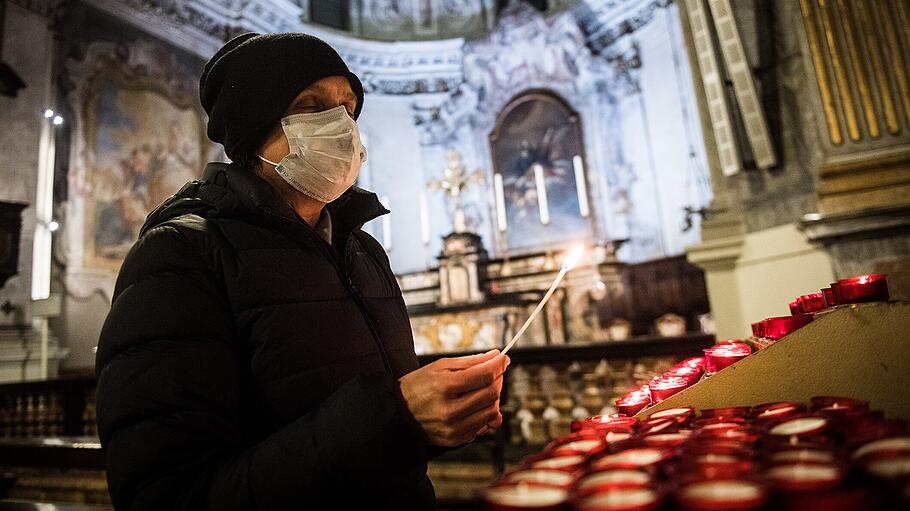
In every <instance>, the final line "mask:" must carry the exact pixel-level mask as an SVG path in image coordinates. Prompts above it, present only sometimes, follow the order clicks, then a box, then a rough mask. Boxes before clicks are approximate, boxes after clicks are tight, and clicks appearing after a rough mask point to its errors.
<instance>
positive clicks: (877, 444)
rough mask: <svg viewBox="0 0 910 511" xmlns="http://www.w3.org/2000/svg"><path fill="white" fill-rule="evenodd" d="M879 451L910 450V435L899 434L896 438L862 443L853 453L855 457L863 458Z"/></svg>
mask: <svg viewBox="0 0 910 511" xmlns="http://www.w3.org/2000/svg"><path fill="white" fill-rule="evenodd" d="M878 451H908V452H910V437H906V436H899V437H894V438H885V439H883V440H875V441H874V442H869V443H868V444H864V445H862V446H861V447H860V448H859V449H857V450H856V451H855V452H854V453H853V459H858V458H862V457H863V456H865V455H867V454H870V453H873V452H878Z"/></svg>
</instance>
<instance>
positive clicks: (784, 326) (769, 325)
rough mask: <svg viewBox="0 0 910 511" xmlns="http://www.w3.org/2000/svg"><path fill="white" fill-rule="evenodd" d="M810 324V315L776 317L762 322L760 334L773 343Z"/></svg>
mask: <svg viewBox="0 0 910 511" xmlns="http://www.w3.org/2000/svg"><path fill="white" fill-rule="evenodd" d="M811 322H812V315H810V314H794V315H792V316H776V317H773V318H766V319H764V320H763V321H762V333H763V334H764V337H765V338H767V339H774V340H775V341H776V340H778V339H781V338H782V337H784V336H786V335H789V334H791V333H793V332H795V331H797V330H799V329H800V328H802V327H804V326H806V325H808V324H809V323H811Z"/></svg>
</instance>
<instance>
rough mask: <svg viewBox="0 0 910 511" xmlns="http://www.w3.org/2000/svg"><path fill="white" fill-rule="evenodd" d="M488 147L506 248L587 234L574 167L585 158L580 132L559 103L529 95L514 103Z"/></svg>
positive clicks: (543, 244)
mask: <svg viewBox="0 0 910 511" xmlns="http://www.w3.org/2000/svg"><path fill="white" fill-rule="evenodd" d="M490 148H491V153H492V156H493V166H494V170H495V172H497V173H499V174H501V175H502V182H503V199H504V204H505V212H506V219H507V226H506V233H505V234H506V244H507V247H508V250H510V251H514V250H521V249H539V248H541V247H546V246H550V245H555V244H561V243H564V242H567V241H573V240H580V239H587V238H588V237H590V236H591V228H590V222H589V221H588V219H587V218H585V216H586V215H587V212H585V216H583V215H582V206H581V204H580V201H579V196H578V188H577V186H576V176H575V168H574V166H573V158H574V157H575V156H580V155H582V154H583V151H582V146H581V129H580V126H579V125H578V116H577V115H576V114H575V113H574V112H572V111H571V110H570V109H569V108H568V107H567V106H566V105H565V104H564V103H563V102H562V101H561V100H560V99H558V98H557V97H555V96H553V95H551V94H546V93H530V94H525V95H522V96H520V97H518V98H516V99H515V100H513V101H512V102H511V103H509V104H508V105H506V107H505V108H504V109H503V111H502V113H501V114H500V116H499V120H498V122H497V125H496V128H495V129H494V131H493V133H491V135H490ZM538 166H539V168H535V167H538ZM540 191H544V193H545V195H546V197H541V194H540V193H539V192H540ZM541 204H545V206H543V207H542V206H541Z"/></svg>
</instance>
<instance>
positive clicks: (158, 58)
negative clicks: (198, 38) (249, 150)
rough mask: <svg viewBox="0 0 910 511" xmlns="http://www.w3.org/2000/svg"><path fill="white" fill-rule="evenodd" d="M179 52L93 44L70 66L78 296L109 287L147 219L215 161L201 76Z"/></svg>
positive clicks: (71, 232) (70, 238)
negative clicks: (197, 82)
mask: <svg viewBox="0 0 910 511" xmlns="http://www.w3.org/2000/svg"><path fill="white" fill-rule="evenodd" d="M173 53H174V52H164V51H161V49H160V48H158V49H157V50H156V47H155V46H154V45H141V44H135V45H133V46H123V45H114V44H110V43H95V44H93V45H92V46H91V47H90V49H89V51H88V52H87V55H86V57H85V59H84V60H81V61H77V62H70V63H69V71H70V74H71V76H73V77H74V78H75V81H76V82H77V83H78V84H79V86H78V87H77V89H76V90H75V91H74V93H73V96H72V100H71V105H72V108H73V110H75V111H76V112H77V119H76V129H75V131H74V133H73V136H72V139H71V144H72V147H73V150H72V151H71V165H70V166H71V170H70V176H69V197H68V198H67V225H66V237H67V238H66V239H67V243H66V245H67V248H66V250H67V253H66V255H67V259H68V274H69V275H68V278H70V279H71V280H73V281H74V282H71V284H73V285H72V287H74V288H76V289H77V290H78V289H80V288H86V287H87V288H91V287H95V286H97V287H100V288H102V289H104V288H108V287H109V282H110V279H111V277H113V276H115V275H116V272H117V270H118V269H119V268H120V265H121V263H122V262H123V259H124V258H125V257H126V254H127V252H128V251H129V249H130V247H132V245H133V243H134V242H135V241H136V239H137V238H138V235H139V230H140V228H141V227H142V225H143V223H144V222H145V218H146V216H147V215H148V214H149V213H150V212H151V211H152V210H153V209H154V208H155V207H156V206H157V205H159V204H160V203H161V202H163V201H164V200H165V199H167V198H168V197H170V196H171V195H173V194H174V193H176V192H177V191H178V190H179V189H180V188H181V187H182V186H183V185H184V184H185V183H186V182H188V181H191V180H194V179H198V177H199V176H200V175H201V173H202V169H203V166H204V164H205V163H206V160H207V159H208V157H209V156H210V154H211V144H210V143H209V142H208V140H207V139H206V137H205V124H204V115H203V113H202V110H201V108H200V107H199V106H198V99H197V98H196V95H195V93H194V92H193V85H192V84H193V78H192V77H193V76H194V71H193V70H192V69H190V67H191V66H188V65H183V66H181V63H180V62H179V61H177V60H176V59H175V58H174V57H173ZM99 279H100V280H101V281H100V282H99ZM85 291H86V292H89V291H90V289H85ZM77 292H78V291H77ZM80 294H81V293H80Z"/></svg>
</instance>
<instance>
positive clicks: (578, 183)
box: [572, 154, 591, 218]
mask: <svg viewBox="0 0 910 511" xmlns="http://www.w3.org/2000/svg"><path fill="white" fill-rule="evenodd" d="M572 167H574V168H575V190H576V191H577V192H578V211H579V213H581V216H582V217H584V218H587V217H588V215H590V214H591V209H590V207H589V206H588V183H587V181H585V168H584V166H583V165H582V162H581V156H579V155H577V154H576V155H575V156H573V157H572Z"/></svg>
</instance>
